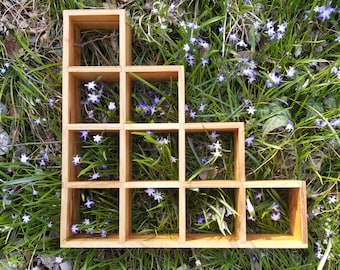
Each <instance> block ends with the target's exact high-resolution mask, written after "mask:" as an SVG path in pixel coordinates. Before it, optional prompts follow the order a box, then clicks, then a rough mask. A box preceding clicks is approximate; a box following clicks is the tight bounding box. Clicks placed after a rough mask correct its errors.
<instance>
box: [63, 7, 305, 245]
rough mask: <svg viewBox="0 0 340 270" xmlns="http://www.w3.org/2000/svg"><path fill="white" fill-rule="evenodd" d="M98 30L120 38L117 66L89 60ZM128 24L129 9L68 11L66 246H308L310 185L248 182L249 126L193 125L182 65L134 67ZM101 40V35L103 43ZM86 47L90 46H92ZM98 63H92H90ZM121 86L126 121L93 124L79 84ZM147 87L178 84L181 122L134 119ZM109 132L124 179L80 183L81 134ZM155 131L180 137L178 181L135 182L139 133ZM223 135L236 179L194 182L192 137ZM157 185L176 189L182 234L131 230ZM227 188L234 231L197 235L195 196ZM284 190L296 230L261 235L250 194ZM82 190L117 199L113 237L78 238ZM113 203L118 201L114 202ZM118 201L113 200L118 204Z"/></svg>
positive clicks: (119, 176) (119, 92)
mask: <svg viewBox="0 0 340 270" xmlns="http://www.w3.org/2000/svg"><path fill="white" fill-rule="evenodd" d="M91 30H96V31H97V30H101V31H103V32H104V33H105V35H108V36H111V37H115V38H116V42H115V46H116V49H117V50H116V52H115V53H116V54H117V56H116V63H114V64H112V65H110V66H90V65H89V63H87V62H86V58H85V56H84V55H83V54H84V51H83V50H84V47H85V46H84V43H83V44H82V45H81V42H82V41H81V39H82V37H83V36H84V35H85V34H86V33H87V32H88V31H91ZM130 32H131V31H130V27H129V21H128V19H127V17H126V14H125V11H124V10H68V11H64V38H63V48H64V52H63V54H64V55H63V156H62V205H61V228H60V237H61V240H60V241H61V247H74V248H76V247H77V248H113V247H117V248H118V247H119V248H133V247H135V248H137V247H147V248H306V247H307V213H306V187H305V182H304V181H296V180H263V181H246V179H245V149H244V124H243V123H221V122H220V123H217V122H214V123H211V122H210V123H186V121H185V100H184V99H185V82H184V68H183V67H182V66H132V65H131V36H130ZM98 40H99V41H100V38H98ZM85 43H86V42H85ZM90 64H91V63H90ZM98 77H100V78H101V80H102V81H105V82H107V83H111V84H112V85H115V86H116V89H117V93H116V94H117V96H118V99H119V101H118V102H119V119H117V121H116V122H112V123H110V122H108V123H87V122H85V121H84V120H83V116H82V111H81V94H80V91H79V86H80V85H83V84H84V83H85V82H89V81H93V80H96V79H97V78H98ZM140 79H141V80H144V81H148V82H171V83H173V82H175V85H176V87H177V90H176V91H177V93H176V95H177V96H176V99H177V104H176V105H177V109H176V110H175V111H176V113H178V115H176V117H175V119H177V120H176V122H173V123H143V122H141V123H139V122H138V121H136V119H134V115H133V112H132V109H131V108H132V107H133V106H134V105H133V104H134V103H133V101H132V97H131V96H132V93H133V85H134V82H135V81H136V80H140ZM84 130H86V131H88V132H89V134H91V133H95V134H98V133H105V134H108V135H109V137H110V138H112V143H116V144H117V147H116V148H115V149H119V151H118V152H117V153H112V155H116V157H117V164H116V166H117V169H116V171H117V177H116V178H115V179H106V180H105V181H103V180H102V181H100V180H95V181H84V180H81V179H79V177H78V173H79V169H78V168H77V166H74V164H73V163H72V161H73V158H74V157H75V156H76V155H77V154H78V153H80V152H81V147H82V146H81V144H82V143H81V140H80V136H79V132H81V131H84ZM149 130H152V131H153V132H156V133H167V134H171V136H174V138H175V140H176V141H177V144H178V145H177V147H178V179H169V180H149V179H142V180H140V179H139V180H134V178H133V177H134V175H133V169H132V168H133V161H132V151H133V149H132V145H133V140H134V134H135V133H136V132H146V131H149ZM214 131H216V132H219V133H225V134H228V136H229V137H228V138H230V140H231V142H232V143H231V144H232V145H231V148H232V149H233V154H232V160H231V161H229V163H232V165H233V169H232V173H231V175H232V176H231V179H220V180H218V179H213V180H195V179H193V180H191V179H190V180H191V181H189V179H187V169H188V168H189V167H190V165H189V166H187V164H186V151H189V150H188V149H187V146H186V141H187V138H188V136H190V134H191V133H211V132H214ZM146 188H154V189H160V190H165V191H166V190H171V191H172V192H174V193H175V194H176V198H177V200H178V230H177V231H175V232H173V233H168V234H157V235H156V234H148V235H144V234H138V233H136V232H135V231H134V230H133V229H132V227H133V225H132V223H133V222H135V221H134V214H133V208H134V205H135V204H138V203H140V202H138V201H133V199H132V194H133V192H134V190H138V189H142V190H144V189H146ZM198 188H200V189H205V190H214V189H223V190H224V191H225V192H227V193H228V194H231V195H230V196H231V198H232V199H233V204H234V209H235V210H236V212H237V214H236V215H235V216H234V226H233V230H232V233H231V234H230V235H229V234H227V235H226V236H224V235H222V234H221V233H211V234H206V233H192V232H191V231H190V228H189V225H188V224H189V223H190V222H189V216H188V211H187V209H188V208H189V207H190V206H191V205H193V204H194V203H195V202H192V201H190V193H191V192H194V190H195V189H198ZM256 189H261V190H268V191H270V190H274V191H277V192H285V193H286V196H287V200H286V202H287V205H286V209H287V212H288V216H289V228H287V230H286V231H285V232H283V233H256V232H253V231H251V232H250V230H249V229H248V224H249V222H251V221H249V220H248V219H247V216H246V197H247V196H246V194H247V192H248V191H251V190H256ZM83 190H99V191H103V192H104V191H107V192H111V194H116V195H115V196H116V202H115V203H116V211H117V213H116V215H117V217H116V221H117V224H118V229H117V230H116V231H114V232H113V233H110V234H109V233H108V234H107V235H106V237H101V236H100V235H97V234H72V231H71V227H72V225H73V224H77V223H81V220H80V202H81V200H82V199H84V198H81V194H82V191H83ZM110 198H112V196H111V197H110ZM112 203H113V202H112Z"/></svg>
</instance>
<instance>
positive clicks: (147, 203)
mask: <svg viewBox="0 0 340 270" xmlns="http://www.w3.org/2000/svg"><path fill="white" fill-rule="evenodd" d="M129 192H131V209H132V211H131V237H133V236H136V235H138V236H144V237H145V239H147V238H150V237H151V238H152V237H157V236H158V235H167V236H174V237H177V236H178V234H179V196H178V189H176V188H173V189H171V188H169V189H165V188H144V189H130V190H129Z"/></svg>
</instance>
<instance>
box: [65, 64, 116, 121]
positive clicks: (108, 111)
mask: <svg viewBox="0 0 340 270" xmlns="http://www.w3.org/2000/svg"><path fill="white" fill-rule="evenodd" d="M68 86H69V97H70V99H69V101H68V103H69V112H70V113H69V117H70V119H69V121H70V122H71V123H119V121H120V119H119V107H120V104H119V73H118V72H115V71H94V70H93V71H82V72H70V74H69V83H68Z"/></svg>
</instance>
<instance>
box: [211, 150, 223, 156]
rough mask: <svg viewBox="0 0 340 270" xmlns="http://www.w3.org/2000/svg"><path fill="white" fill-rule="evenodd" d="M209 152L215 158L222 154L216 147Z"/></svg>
mask: <svg viewBox="0 0 340 270" xmlns="http://www.w3.org/2000/svg"><path fill="white" fill-rule="evenodd" d="M211 154H212V155H213V156H214V157H217V158H218V157H221V156H222V152H221V151H219V150H218V149H216V150H215V152H212V153H211Z"/></svg>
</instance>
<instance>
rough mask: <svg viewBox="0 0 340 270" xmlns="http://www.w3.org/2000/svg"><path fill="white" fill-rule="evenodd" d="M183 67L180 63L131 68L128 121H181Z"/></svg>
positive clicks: (129, 69)
mask: <svg viewBox="0 0 340 270" xmlns="http://www.w3.org/2000/svg"><path fill="white" fill-rule="evenodd" d="M179 71H180V69H178V68H177V67H176V66H174V67H171V66H169V67H163V66H160V67H158V68H157V69H156V68H155V67H152V68H149V67H138V68H137V67H135V68H132V67H131V68H130V67H129V68H127V73H126V77H125V80H126V91H127V92H126V95H127V107H126V110H127V112H126V115H127V121H131V122H135V123H177V122H179V95H180V93H179V92H182V88H183V86H182V83H181V82H179V78H180V76H179ZM180 89H181V90H180Z"/></svg>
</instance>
